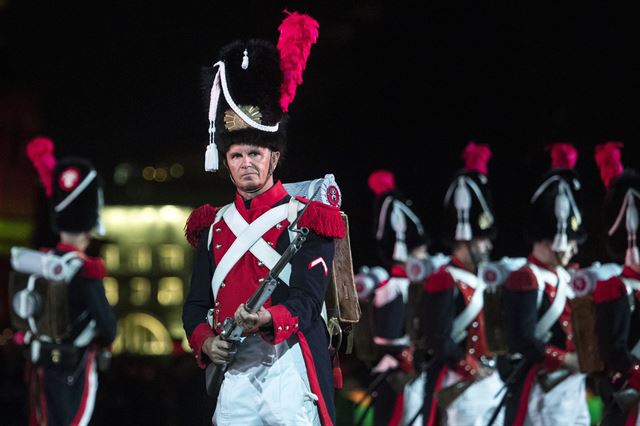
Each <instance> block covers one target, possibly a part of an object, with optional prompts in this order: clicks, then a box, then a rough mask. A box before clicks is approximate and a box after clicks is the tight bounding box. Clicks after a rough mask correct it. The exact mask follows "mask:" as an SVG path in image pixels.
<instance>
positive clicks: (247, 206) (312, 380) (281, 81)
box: [183, 13, 345, 425]
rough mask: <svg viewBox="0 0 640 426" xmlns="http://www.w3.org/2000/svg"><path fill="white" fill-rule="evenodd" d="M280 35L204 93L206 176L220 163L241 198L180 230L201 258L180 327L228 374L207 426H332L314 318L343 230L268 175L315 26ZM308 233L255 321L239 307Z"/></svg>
mask: <svg viewBox="0 0 640 426" xmlns="http://www.w3.org/2000/svg"><path fill="white" fill-rule="evenodd" d="M279 29H280V39H279V41H278V45H277V47H276V46H274V45H273V44H272V43H270V42H267V41H263V40H249V41H235V42H233V43H231V44H229V45H227V46H225V47H224V48H223V49H222V50H221V52H220V56H219V60H218V62H216V64H215V65H214V67H213V69H212V71H213V72H214V73H215V76H214V78H213V81H212V84H211V86H209V87H210V88H211V92H210V108H209V120H210V123H209V124H210V126H209V132H210V144H209V146H208V148H207V153H206V160H205V167H206V169H207V170H211V171H212V170H216V169H217V168H218V166H219V163H222V165H223V166H224V168H225V170H226V172H227V173H228V175H229V177H230V179H231V182H232V183H233V184H234V186H235V188H236V190H237V193H236V196H235V200H234V201H233V202H232V203H230V204H227V205H226V206H223V207H215V208H214V207H212V206H210V205H204V206H202V207H200V208H198V209H197V210H195V211H194V212H193V213H192V214H191V216H190V217H189V219H188V222H187V224H186V236H187V239H188V240H189V242H190V243H191V244H192V245H194V246H195V247H197V258H196V262H195V265H194V269H193V275H192V280H191V288H190V290H189V294H188V297H187V300H186V302H185V305H184V311H183V322H184V328H185V331H186V333H187V336H188V338H189V343H190V345H191V347H192V349H193V353H194V355H195V358H196V362H197V363H198V365H199V366H200V367H202V368H205V367H207V365H208V364H210V363H213V366H216V365H217V366H225V365H226V372H225V373H224V381H223V382H222V387H221V389H220V391H219V395H218V397H217V404H216V409H215V412H214V415H213V419H212V420H213V424H216V425H238V424H258V423H260V424H263V423H266V424H282V425H301V424H305V425H312V424H313V425H319V424H323V425H331V424H333V423H334V422H335V407H334V401H333V395H334V378H333V376H332V364H331V359H330V354H329V351H328V349H327V348H328V347H329V341H328V338H327V329H326V326H325V324H324V322H323V320H322V317H321V313H322V307H323V302H324V299H325V292H326V289H327V286H328V284H329V277H330V272H331V269H330V268H331V266H332V261H333V257H334V242H333V239H334V238H341V237H344V235H345V227H344V224H343V221H342V218H341V216H340V211H339V209H338V208H336V207H331V206H329V205H325V204H321V203H318V202H315V201H308V200H306V199H303V198H297V197H291V196H289V194H288V193H287V191H286V190H285V188H284V187H283V184H282V183H281V182H280V181H277V180H275V179H274V176H273V173H274V171H275V170H276V168H277V166H278V165H279V163H280V161H281V159H282V156H283V155H284V152H285V145H286V132H285V129H284V124H285V120H286V113H287V111H288V107H289V104H290V103H291V101H292V100H293V97H294V94H295V90H296V86H297V85H298V84H300V83H301V82H302V71H303V70H304V68H305V63H306V60H307V57H308V55H309V51H310V49H311V45H312V44H313V43H315V42H316V39H317V36H318V23H317V22H316V21H315V20H314V19H312V18H311V17H309V16H307V15H302V14H298V13H292V14H288V16H287V17H286V18H285V20H284V21H283V23H282V24H281V26H280V28H279ZM304 207H307V208H306V209H305V210H303V209H304ZM299 211H303V213H302V214H301V216H299V213H298V212H299ZM298 218H299V220H298V221H297V224H296V228H295V229H289V225H291V224H292V223H293V222H294V221H296V219H298ZM303 229H307V230H308V236H307V239H306V242H305V243H304V244H303V245H302V247H301V248H300V250H299V251H298V252H297V253H296V254H295V255H294V256H293V258H292V259H291V260H290V261H289V263H288V265H287V266H286V267H285V269H284V270H283V271H282V273H280V275H279V276H278V278H279V282H278V285H277V287H276V288H275V291H274V292H273V294H272V295H271V297H270V298H269V299H268V300H267V301H266V303H264V305H263V306H262V307H261V308H260V309H259V310H258V311H257V312H255V313H250V312H248V310H247V308H246V307H245V303H246V302H247V300H248V299H249V298H250V296H252V294H254V292H255V291H256V290H257V289H258V288H259V286H260V284H261V282H262V280H263V279H264V278H265V277H267V276H268V274H269V271H270V270H271V268H273V267H274V265H276V263H277V262H278V261H279V259H280V258H281V256H282V255H283V253H284V252H285V250H286V249H287V247H289V246H290V243H291V242H292V241H293V240H294V238H295V237H296V235H297V233H296V232H295V231H296V230H300V231H302V230H303ZM226 319H233V320H235V323H236V324H237V325H238V326H240V327H242V329H243V330H244V333H243V334H244V339H242V342H240V343H238V344H237V345H235V347H234V348H232V345H231V344H230V342H228V341H226V340H225V339H224V338H223V337H222V336H221V333H222V331H223V326H224V323H225V320H226Z"/></svg>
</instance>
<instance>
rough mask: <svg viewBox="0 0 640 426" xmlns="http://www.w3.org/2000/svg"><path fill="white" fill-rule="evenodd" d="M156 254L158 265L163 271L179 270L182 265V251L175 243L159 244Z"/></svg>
mask: <svg viewBox="0 0 640 426" xmlns="http://www.w3.org/2000/svg"><path fill="white" fill-rule="evenodd" d="M158 256H159V258H160V267H161V268H162V269H164V270H165V271H180V270H181V269H182V268H183V266H184V251H183V249H182V247H180V246H179V245H177V244H161V245H160V246H158Z"/></svg>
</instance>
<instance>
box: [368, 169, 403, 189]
mask: <svg viewBox="0 0 640 426" xmlns="http://www.w3.org/2000/svg"><path fill="white" fill-rule="evenodd" d="M368 183H369V189H371V191H373V193H374V194H376V195H380V194H382V193H383V192H387V191H392V190H394V189H396V182H395V178H394V176H393V173H391V172H390V171H388V170H376V171H374V172H373V173H371V174H370V175H369V179H368Z"/></svg>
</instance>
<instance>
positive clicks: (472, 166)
mask: <svg viewBox="0 0 640 426" xmlns="http://www.w3.org/2000/svg"><path fill="white" fill-rule="evenodd" d="M491 155H492V152H491V148H489V146H488V145H485V144H476V143H475V142H474V141H471V142H469V143H468V144H467V146H466V147H465V148H464V151H463V153H462V158H463V159H464V168H465V170H469V171H473V172H478V173H482V174H483V175H486V174H487V171H488V167H487V164H488V163H489V159H490V158H491Z"/></svg>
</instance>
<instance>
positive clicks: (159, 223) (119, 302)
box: [101, 205, 192, 355]
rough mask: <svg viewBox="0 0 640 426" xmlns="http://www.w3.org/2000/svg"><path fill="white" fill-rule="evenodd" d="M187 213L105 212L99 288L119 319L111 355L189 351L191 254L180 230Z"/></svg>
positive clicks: (168, 209) (150, 209)
mask: <svg viewBox="0 0 640 426" xmlns="http://www.w3.org/2000/svg"><path fill="white" fill-rule="evenodd" d="M190 212H191V208H188V207H178V206H172V205H165V206H108V207H105V208H104V210H103V213H102V218H103V221H104V225H105V228H106V230H107V235H106V237H107V238H106V241H105V243H104V244H103V245H102V247H101V256H102V257H103V258H104V260H105V262H106V264H107V275H108V276H107V277H106V278H105V280H104V284H105V291H106V294H107V298H108V300H109V303H110V304H111V305H112V306H113V308H114V310H115V312H116V315H117V317H118V336H117V338H116V341H115V342H114V346H113V350H114V353H123V352H127V353H136V354H143V355H166V354H170V353H172V352H173V351H174V348H175V345H176V344H179V345H181V346H182V347H183V349H185V350H187V349H188V345H187V344H186V339H185V335H184V330H183V328H182V304H183V301H184V298H185V297H186V293H187V290H188V285H189V279H190V274H191V265H192V249H191V247H190V246H189V245H188V244H187V242H186V240H185V238H184V231H183V227H184V224H185V222H186V220H187V217H188V216H189V213H190Z"/></svg>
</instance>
